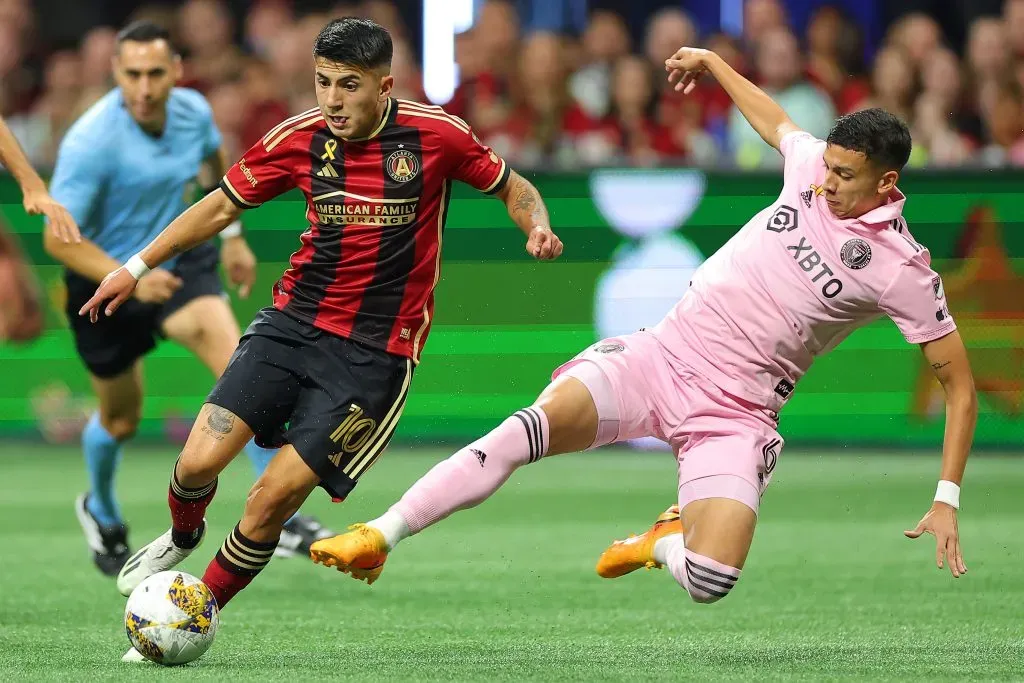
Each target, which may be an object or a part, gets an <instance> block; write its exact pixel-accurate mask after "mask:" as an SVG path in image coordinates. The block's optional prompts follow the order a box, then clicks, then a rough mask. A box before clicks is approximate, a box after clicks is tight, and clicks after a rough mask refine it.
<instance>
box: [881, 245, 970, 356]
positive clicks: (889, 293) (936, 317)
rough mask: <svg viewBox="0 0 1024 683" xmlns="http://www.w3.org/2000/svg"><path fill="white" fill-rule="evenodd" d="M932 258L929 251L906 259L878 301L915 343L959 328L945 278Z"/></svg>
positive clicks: (909, 340)
mask: <svg viewBox="0 0 1024 683" xmlns="http://www.w3.org/2000/svg"><path fill="white" fill-rule="evenodd" d="M930 261H931V259H930V257H929V255H928V252H927V251H920V252H918V253H916V254H914V255H913V256H911V257H910V258H909V259H907V260H906V261H904V262H903V263H902V264H901V265H900V267H899V271H898V272H897V273H896V277H894V278H893V279H892V282H891V283H889V286H888V287H886V289H885V291H884V292H882V297H881V298H880V299H879V301H878V306H879V308H881V309H882V310H883V311H885V313H886V314H887V315H888V316H889V317H890V318H892V320H893V322H894V323H896V326H897V327H898V328H900V332H902V333H903V337H904V338H905V339H906V340H907V341H908V342H910V343H911V344H923V343H924V342H928V341H932V340H935V339H938V338H939V337H944V336H946V335H947V334H949V333H950V332H952V331H953V330H955V329H956V323H955V322H954V321H953V317H952V316H951V315H950V314H949V308H948V307H947V306H946V292H945V291H944V290H943V288H942V278H940V277H939V275H938V274H937V273H936V272H935V271H934V270H932V269H931V266H930V265H929V263H930Z"/></svg>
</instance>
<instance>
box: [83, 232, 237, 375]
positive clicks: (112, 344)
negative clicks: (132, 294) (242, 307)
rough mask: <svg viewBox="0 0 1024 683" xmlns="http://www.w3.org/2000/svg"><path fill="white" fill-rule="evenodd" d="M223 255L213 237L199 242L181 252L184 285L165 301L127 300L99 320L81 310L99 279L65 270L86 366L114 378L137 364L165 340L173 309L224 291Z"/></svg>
mask: <svg viewBox="0 0 1024 683" xmlns="http://www.w3.org/2000/svg"><path fill="white" fill-rule="evenodd" d="M219 262H220V256H219V254H218V252H217V247H215V246H214V245H213V244H211V243H210V242H205V243H203V244H200V245H199V246H198V247H196V248H194V249H190V250H189V251H187V252H185V253H184V254H182V255H181V256H179V257H178V261H177V263H175V265H174V268H173V269H172V272H174V274H175V275H177V276H178V277H180V278H181V279H182V280H183V282H184V284H182V286H181V289H179V290H178V291H177V292H175V293H174V295H173V296H172V297H171V298H170V299H168V300H167V301H166V302H164V303H163V304H146V303H143V302H141V301H139V300H138V299H129V300H128V301H125V302H124V303H123V304H122V305H121V307H120V308H118V309H117V311H116V312H115V313H114V315H112V316H110V317H109V318H108V317H107V316H105V315H103V313H102V312H101V313H100V316H99V320H97V321H96V322H95V323H91V322H89V318H87V317H83V316H80V315H78V311H79V309H81V308H82V306H84V305H85V302H86V301H88V300H89V299H90V298H91V297H92V295H93V294H95V293H96V287H97V286H98V285H97V284H96V283H95V282H92V281H91V280H87V279H85V278H84V277H82V276H80V275H78V274H76V273H73V272H71V271H65V273H64V283H65V284H66V285H67V291H68V299H67V306H66V313H67V316H68V322H69V323H70V324H71V332H72V334H73V335H74V338H75V348H76V349H77V350H78V355H79V357H81V359H82V362H84V363H85V367H87V368H88V369H89V372H91V373H92V374H93V375H95V376H96V377H100V378H103V379H106V378H110V377H116V376H117V375H120V374H121V373H122V372H124V371H125V370H127V369H129V368H130V367H131V366H132V365H134V364H135V361H137V360H138V359H139V358H141V357H143V356H144V355H146V354H147V353H149V351H150V350H152V349H153V348H154V347H155V346H156V344H157V341H158V340H160V339H163V334H162V332H161V326H162V325H163V322H164V320H166V319H167V318H168V317H169V316H170V315H171V314H172V313H175V312H176V311H178V310H180V309H181V308H182V307H183V306H184V305H185V304H187V303H188V302H190V301H192V300H193V299H196V298H198V297H201V296H206V295H210V294H213V295H221V294H223V293H224V287H223V285H222V284H221V281H220V274H219V273H218V272H217V265H218V264H219Z"/></svg>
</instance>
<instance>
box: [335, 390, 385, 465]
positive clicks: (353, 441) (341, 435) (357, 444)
mask: <svg viewBox="0 0 1024 683" xmlns="http://www.w3.org/2000/svg"><path fill="white" fill-rule="evenodd" d="M376 428H377V421H376V420H374V419H373V418H371V417H364V412H363V409H362V408H360V407H359V406H357V405H356V404H355V403H353V404H352V405H350V406H349V407H348V417H346V418H345V419H344V420H343V421H342V423H341V424H340V425H338V428H337V429H335V430H334V431H333V432H331V441H333V442H334V443H336V444H340V445H341V452H340V453H337V454H336V455H335V456H331V459H332V461H333V460H334V458H335V457H337V459H338V461H337V462H335V463H334V465H335V466H338V465H339V464H341V455H342V453H355V452H356V451H358V450H359V449H360V448H362V447H363V446H365V445H366V442H367V441H368V440H369V439H370V436H371V435H372V434H373V430H374V429H376Z"/></svg>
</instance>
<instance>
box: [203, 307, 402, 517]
mask: <svg viewBox="0 0 1024 683" xmlns="http://www.w3.org/2000/svg"><path fill="white" fill-rule="evenodd" d="M412 374H413V366H412V361H411V360H409V359H408V358H404V357H402V356H397V355H394V354H391V353H388V352H386V351H383V350H380V349H375V348H372V347H370V346H366V345H365V344H361V343H359V342H357V341H353V340H351V339H346V338H344V337H339V336H337V335H334V334H331V333H330V332H325V331H323V330H321V329H318V328H316V327H313V326H312V325H310V324H309V323H307V322H303V321H300V320H297V319H295V318H293V317H291V316H290V315H287V314H285V313H282V312H281V311H278V310H277V309H275V308H264V309H263V310H261V311H260V312H259V313H257V314H256V319H255V320H253V322H252V324H251V325H249V329H247V330H246V331H245V334H243V335H242V340H241V341H240V342H239V343H238V348H237V349H236V350H235V353H234V355H233V356H232V357H231V362H230V363H229V364H228V368H227V370H225V371H224V375H223V376H222V377H221V378H220V380H218V381H217V384H216V386H214V388H213V391H211V392H210V396H209V397H208V398H207V399H206V400H207V402H208V403H212V404H214V405H217V406H220V407H221V408H225V409H227V410H230V411H231V412H232V413H234V414H235V415H237V416H238V418H239V419H241V420H242V421H243V422H245V424H247V425H248V426H249V428H250V429H252V431H253V432H254V433H255V434H256V442H257V443H258V444H260V445H261V446H264V447H274V448H276V447H280V446H282V445H284V444H285V443H290V444H291V445H292V446H294V447H295V450H296V451H298V453H299V456H301V457H302V459H303V460H304V461H305V462H306V464H307V465H309V467H310V469H312V470H313V471H314V472H315V473H316V475H317V476H318V477H320V485H321V486H322V487H323V488H324V489H325V490H326V491H327V493H329V494H330V495H331V496H332V497H333V498H335V499H338V500H340V499H344V498H345V497H346V496H347V495H348V494H349V492H350V491H351V490H352V489H353V488H354V487H355V485H356V482H357V481H358V480H359V477H360V476H362V475H363V474H364V473H365V472H366V470H368V469H369V468H370V466H371V465H373V463H374V462H375V461H376V460H377V458H378V457H380V455H381V453H383V452H384V449H385V448H387V445H388V442H389V441H391V435H392V434H393V433H394V431H395V426H396V425H397V424H398V419H399V417H401V415H402V409H403V408H404V407H405V399H406V397H407V396H408V394H409V384H410V382H411V381H412Z"/></svg>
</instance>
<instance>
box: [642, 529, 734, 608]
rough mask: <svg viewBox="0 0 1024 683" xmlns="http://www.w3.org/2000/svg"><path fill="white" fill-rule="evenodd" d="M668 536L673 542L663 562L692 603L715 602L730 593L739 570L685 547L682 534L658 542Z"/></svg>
mask: <svg viewBox="0 0 1024 683" xmlns="http://www.w3.org/2000/svg"><path fill="white" fill-rule="evenodd" d="M670 538H671V539H673V540H675V542H673V543H671V545H669V546H668V547H667V548H666V549H665V565H667V566H668V570H669V571H670V572H672V577H673V578H674V579H675V580H676V583H678V584H679V585H680V586H682V587H683V588H685V589H686V592H688V593H689V594H690V597H691V598H693V600H694V601H695V602H716V601H718V600H721V599H722V598H724V597H725V596H726V595H728V594H729V591H731V590H732V588H733V586H735V585H736V582H737V581H739V579H740V570H739V569H736V568H735V567H730V566H729V565H727V564H722V563H721V562H718V561H717V560H713V559H711V558H710V557H705V556H704V555H698V554H697V553H695V552H693V551H691V550H687V549H686V546H685V545H684V544H683V537H682V534H678V535H675V534H674V535H673V536H666V537H665V538H664V539H659V541H658V542H659V543H660V542H662V541H668V539H670ZM676 539H678V540H676Z"/></svg>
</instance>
